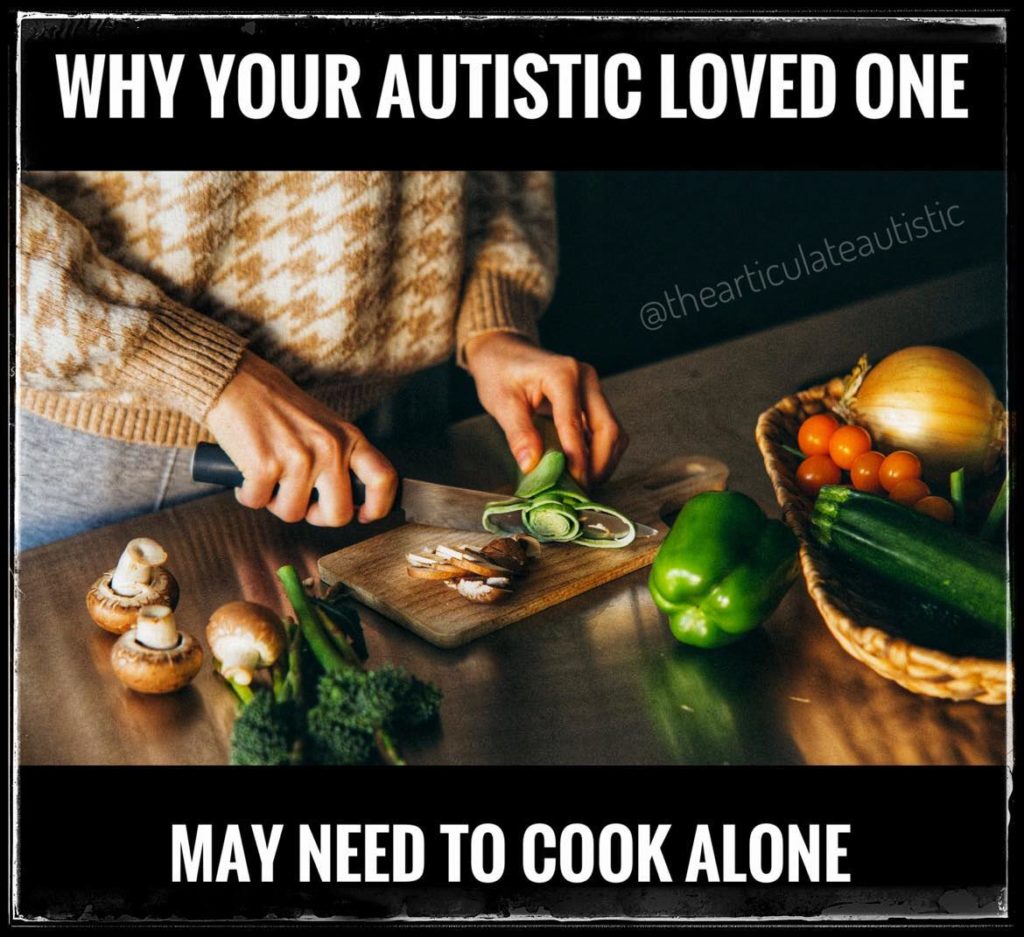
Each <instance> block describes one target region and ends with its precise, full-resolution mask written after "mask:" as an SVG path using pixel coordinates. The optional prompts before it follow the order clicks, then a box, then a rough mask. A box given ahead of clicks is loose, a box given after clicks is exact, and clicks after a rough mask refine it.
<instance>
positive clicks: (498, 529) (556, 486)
mask: <svg viewBox="0 0 1024 937" xmlns="http://www.w3.org/2000/svg"><path fill="white" fill-rule="evenodd" d="M483 525H484V529H485V530H487V531H489V532H490V533H494V534H498V533H505V532H507V531H508V530H509V529H511V528H514V527H518V528H521V529H522V530H525V531H526V532H527V533H529V534H531V535H532V536H534V537H536V538H537V539H538V540H540V541H542V542H546V543H577V544H579V545H580V546H583V547H595V548H599V549H614V548H617V547H625V546H628V545H629V544H631V543H632V542H633V540H634V539H635V538H636V525H635V524H634V523H633V522H632V521H631V520H630V519H629V518H628V517H626V516H625V515H624V514H621V513H619V512H618V511H616V510H614V509H612V508H610V507H607V506H606V505H603V504H597V503H596V502H594V501H591V500H590V498H589V497H588V496H587V495H586V494H585V493H584V492H583V490H582V489H581V488H580V487H579V485H577V484H576V482H575V481H573V479H572V476H571V475H569V473H568V472H567V471H566V468H565V455H564V454H563V453H561V452H558V451H557V450H554V449H551V450H548V451H547V452H545V453H544V456H543V458H542V459H541V460H540V462H539V463H538V464H537V467H536V468H535V469H534V470H533V471H532V472H529V473H528V474H527V475H525V476H524V477H523V479H522V481H520V483H519V487H518V488H517V489H516V494H515V497H514V498H510V499H508V500H505V501H493V502H491V503H490V504H488V505H487V507H486V508H485V509H484V514H483Z"/></svg>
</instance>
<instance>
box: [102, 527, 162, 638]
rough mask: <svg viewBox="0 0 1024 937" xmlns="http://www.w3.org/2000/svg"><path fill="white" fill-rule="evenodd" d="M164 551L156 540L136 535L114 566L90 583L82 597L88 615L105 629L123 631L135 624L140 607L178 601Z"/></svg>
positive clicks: (118, 632) (114, 631) (116, 631)
mask: <svg viewBox="0 0 1024 937" xmlns="http://www.w3.org/2000/svg"><path fill="white" fill-rule="evenodd" d="M166 562H167V553H166V552H165V551H164V548H163V547H162V546H160V544H159V543H157V542H156V541H155V540H150V539H149V538H148V537H137V538H136V539H134V540H132V541H130V542H129V543H128V545H127V546H126V547H125V548H124V552H123V553H122V554H121V557H120V559H119V560H118V561H117V566H116V567H115V568H114V569H111V570H108V571H107V572H105V573H104V574H103V575H102V576H100V578H99V579H97V580H96V582H94V583H93V584H92V586H91V587H90V589H89V592H88V594H87V595H86V598H85V604H86V607H87V608H88V610H89V617H90V618H91V619H92V620H93V621H94V622H96V624H97V625H99V626H100V627H101V628H102V629H103V630H104V631H111V632H113V633H114V634H124V633H125V632H126V631H128V629H129V628H132V627H134V626H135V621H136V619H137V617H138V614H139V609H141V608H144V607H145V606H147V605H166V606H167V607H168V608H170V609H172V610H173V609H174V608H175V607H176V606H177V604H178V582H177V580H176V579H175V578H174V576H172V575H171V573H170V572H168V571H167V570H166V569H165V568H164V566H163V564H164V563H166Z"/></svg>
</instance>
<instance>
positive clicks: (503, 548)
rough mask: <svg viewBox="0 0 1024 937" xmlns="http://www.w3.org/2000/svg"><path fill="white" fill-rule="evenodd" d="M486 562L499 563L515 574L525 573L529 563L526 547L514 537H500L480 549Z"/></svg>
mask: <svg viewBox="0 0 1024 937" xmlns="http://www.w3.org/2000/svg"><path fill="white" fill-rule="evenodd" d="M480 554H481V555H482V556H483V557H484V559H486V560H490V562H492V563H497V564H498V565H499V566H502V567H504V568H505V569H507V570H509V572H513V573H523V572H525V571H526V566H527V564H528V563H529V556H528V555H527V552H526V545H525V544H524V543H522V542H520V541H519V540H515V539H514V538H512V537H499V538H498V539H496V540H492V541H491V542H490V543H488V544H486V545H485V546H483V547H481V548H480Z"/></svg>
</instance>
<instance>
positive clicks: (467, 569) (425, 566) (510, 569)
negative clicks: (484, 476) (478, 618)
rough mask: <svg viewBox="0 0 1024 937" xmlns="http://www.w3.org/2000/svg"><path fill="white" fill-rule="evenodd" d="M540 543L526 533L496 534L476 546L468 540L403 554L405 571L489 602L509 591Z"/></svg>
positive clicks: (525, 568) (510, 592)
mask: <svg viewBox="0 0 1024 937" xmlns="http://www.w3.org/2000/svg"><path fill="white" fill-rule="evenodd" d="M540 550H541V546H540V543H539V542H538V541H537V540H536V539H534V538H533V537H530V536H527V535H526V534H516V535H515V536H514V537H499V538H498V539H496V540H492V541H491V542H490V543H487V544H485V545H484V546H482V547H480V548H479V549H477V548H476V547H473V546H470V545H468V544H463V545H462V546H459V547H449V546H445V545H444V544H439V545H438V546H436V547H433V548H432V549H426V550H420V551H419V552H417V553H409V554H407V555H406V558H405V561H406V564H407V565H406V572H408V574H409V575H410V576H411V577H412V578H413V579H426V580H434V581H440V582H443V583H444V584H445V585H446V586H448V587H449V588H450V589H454V590H455V591H456V592H458V594H459V595H461V596H462V597H463V598H465V599H469V601H470V602H480V603H483V604H485V605H489V604H491V603H493V602H499V601H501V600H502V599H503V598H506V597H507V596H509V595H511V594H512V591H513V589H514V582H515V580H516V579H517V578H521V577H522V576H525V575H526V572H527V570H528V568H529V563H530V560H531V558H533V557H536V556H538V555H539V553H540Z"/></svg>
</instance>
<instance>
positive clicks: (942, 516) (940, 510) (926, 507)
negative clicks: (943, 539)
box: [914, 495, 955, 524]
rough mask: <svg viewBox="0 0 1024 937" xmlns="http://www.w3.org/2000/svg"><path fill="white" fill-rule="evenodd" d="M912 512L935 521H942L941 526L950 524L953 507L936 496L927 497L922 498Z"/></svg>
mask: <svg viewBox="0 0 1024 937" xmlns="http://www.w3.org/2000/svg"><path fill="white" fill-rule="evenodd" d="M914 510H915V511H920V512H921V513H922V514H927V515H928V516H929V517H934V518H935V520H937V521H942V523H943V524H952V523H953V516H954V514H955V512H954V511H953V505H952V504H950V503H949V502H948V501H947V500H946V499H945V498H940V497H939V496H938V495H928V496H927V497H924V498H922V499H921V500H920V501H918V502H917V504H915V505H914Z"/></svg>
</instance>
